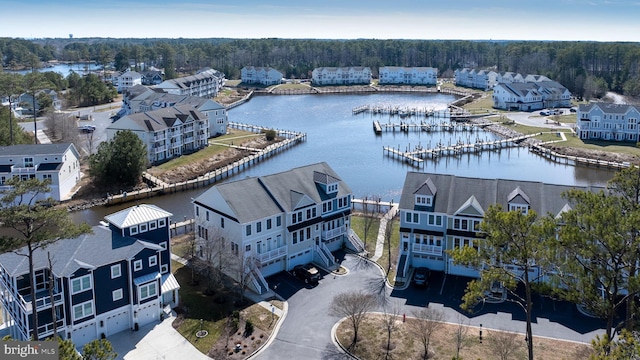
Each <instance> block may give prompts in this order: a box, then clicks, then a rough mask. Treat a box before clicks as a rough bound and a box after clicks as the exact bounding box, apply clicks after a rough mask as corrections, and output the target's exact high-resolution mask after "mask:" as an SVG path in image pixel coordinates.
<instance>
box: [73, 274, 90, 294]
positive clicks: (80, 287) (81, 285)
mask: <svg viewBox="0 0 640 360" xmlns="http://www.w3.org/2000/svg"><path fill="white" fill-rule="evenodd" d="M89 289H91V275H85V276H82V277H79V278H76V279H72V280H71V294H77V293H79V292H83V291H86V290H89Z"/></svg>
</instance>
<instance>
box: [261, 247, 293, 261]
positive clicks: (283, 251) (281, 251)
mask: <svg viewBox="0 0 640 360" xmlns="http://www.w3.org/2000/svg"><path fill="white" fill-rule="evenodd" d="M285 255H287V247H286V246H281V247H279V248H277V249H274V250H270V251H267V252H265V253H262V254H257V256H258V259H260V262H261V263H265V262H268V261H271V260H273V259H276V258H279V257H283V256H285Z"/></svg>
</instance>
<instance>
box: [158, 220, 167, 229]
mask: <svg viewBox="0 0 640 360" xmlns="http://www.w3.org/2000/svg"><path fill="white" fill-rule="evenodd" d="M165 225H166V220H165V219H160V220H158V227H164V226H165Z"/></svg>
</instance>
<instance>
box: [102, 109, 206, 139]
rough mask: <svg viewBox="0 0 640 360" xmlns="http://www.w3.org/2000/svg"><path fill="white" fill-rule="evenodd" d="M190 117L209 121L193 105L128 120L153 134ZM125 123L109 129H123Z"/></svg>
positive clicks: (120, 122) (128, 116) (154, 111)
mask: <svg viewBox="0 0 640 360" xmlns="http://www.w3.org/2000/svg"><path fill="white" fill-rule="evenodd" d="M189 116H191V117H192V118H193V119H194V120H204V119H207V117H206V115H204V114H203V113H202V112H200V111H198V110H196V109H195V108H194V107H193V106H192V105H189V104H184V105H176V106H172V107H167V108H161V109H157V110H152V111H147V112H142V113H135V114H131V115H127V116H126V118H128V119H129V120H131V121H133V122H135V123H137V124H138V125H140V126H141V127H142V128H143V129H146V130H147V131H150V132H152V131H159V130H165V129H168V128H170V127H172V126H173V125H174V124H175V122H176V119H179V120H180V121H182V122H185V120H186V119H187V118H188V117H189ZM125 123H126V122H124V121H116V122H115V123H113V124H111V125H109V127H108V128H109V129H121V127H122V125H123V124H125Z"/></svg>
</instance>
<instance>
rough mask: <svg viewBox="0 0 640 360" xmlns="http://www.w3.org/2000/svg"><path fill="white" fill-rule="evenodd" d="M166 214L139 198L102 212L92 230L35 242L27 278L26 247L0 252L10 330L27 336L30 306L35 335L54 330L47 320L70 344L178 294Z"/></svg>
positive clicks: (137, 318)
mask: <svg viewBox="0 0 640 360" xmlns="http://www.w3.org/2000/svg"><path fill="white" fill-rule="evenodd" d="M170 218H171V213H168V212H166V211H164V210H162V209H160V208H159V207H157V206H155V205H146V204H141V205H136V206H133V207H130V208H128V209H124V210H121V211H119V212H116V213H114V214H111V215H108V216H106V217H105V221H104V222H103V223H102V224H101V225H100V226H95V227H93V232H92V233H89V234H85V235H81V236H80V237H78V238H74V239H62V240H59V241H57V242H55V243H53V244H50V245H48V246H47V247H46V248H38V249H36V250H35V252H34V254H33V265H34V274H35V276H34V278H33V281H30V280H29V261H28V258H27V257H26V256H25V254H26V251H27V250H26V248H22V249H18V250H16V251H15V252H7V253H4V254H1V255H0V291H1V292H2V295H3V296H2V299H1V300H0V301H1V304H2V318H3V319H4V320H5V323H6V324H8V326H9V333H10V335H11V337H12V338H14V339H16V340H21V341H25V340H29V339H30V337H31V333H32V322H33V321H32V317H33V314H34V311H36V312H37V314H38V337H39V338H40V339H44V338H46V337H50V336H53V335H54V321H55V325H56V327H57V332H58V335H59V336H60V337H61V338H63V339H71V340H72V341H73V343H74V344H75V345H76V346H77V347H80V346H82V345H84V344H86V343H87V342H90V341H92V340H94V339H99V338H101V337H106V338H107V339H108V338H109V337H110V336H111V335H113V334H115V333H118V332H121V331H130V330H137V329H138V328H139V327H140V326H143V325H145V324H148V323H152V322H154V321H158V320H159V319H160V314H161V312H162V311H163V310H164V309H165V306H167V305H168V306H175V305H177V304H178V302H179V298H178V289H179V287H180V285H179V284H178V282H177V281H176V279H175V277H174V276H173V275H172V273H171V260H170V254H171V241H170V240H171V239H170V231H169V223H170ZM49 258H50V259H51V262H49ZM32 286H35V290H36V298H37V302H36V309H35V310H34V309H33V307H32V304H31V298H30V296H31V295H30V292H31V287H32ZM54 313H55V319H54V316H53V314H54Z"/></svg>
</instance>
